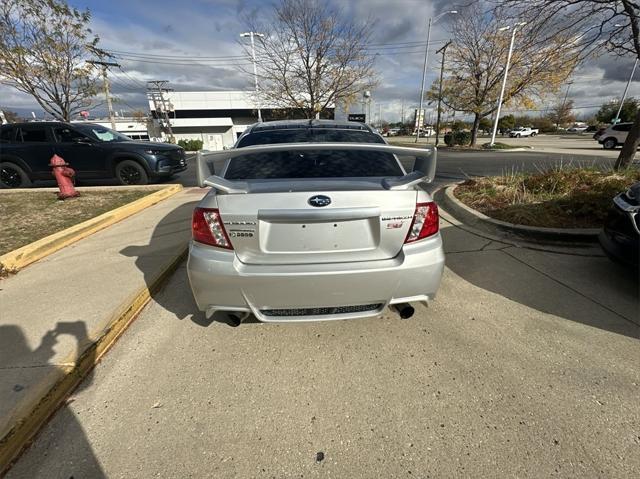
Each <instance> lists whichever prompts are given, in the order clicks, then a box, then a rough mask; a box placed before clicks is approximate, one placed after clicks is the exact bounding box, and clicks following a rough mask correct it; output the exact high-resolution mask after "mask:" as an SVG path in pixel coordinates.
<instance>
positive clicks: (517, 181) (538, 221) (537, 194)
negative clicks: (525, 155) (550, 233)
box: [455, 168, 640, 228]
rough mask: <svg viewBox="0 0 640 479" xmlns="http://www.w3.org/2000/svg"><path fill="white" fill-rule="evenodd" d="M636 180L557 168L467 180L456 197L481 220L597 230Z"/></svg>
mask: <svg viewBox="0 0 640 479" xmlns="http://www.w3.org/2000/svg"><path fill="white" fill-rule="evenodd" d="M637 181H640V171H639V170H637V169H635V168H634V169H628V170H625V171H620V172H614V171H601V170H597V169H579V168H559V169H552V170H547V171H542V172H540V173H535V174H527V173H513V174H507V175H502V176H495V177H489V178H475V179H472V180H467V181H465V182H464V183H462V184H461V185H460V186H458V187H457V188H456V190H455V195H456V197H457V198H458V199H459V200H460V201H462V202H463V203H465V204H466V205H467V206H470V207H471V208H474V209H476V210H478V211H480V212H482V213H484V214H485V215H487V216H489V217H491V218H495V219H498V220H502V221H507V222H509V223H515V224H521V225H528V226H542V227H547V228H600V227H601V226H602V224H603V223H604V220H605V218H606V215H607V211H608V210H609V208H610V207H611V205H612V201H613V198H614V196H616V195H617V194H618V193H620V192H622V191H624V190H626V189H627V188H628V187H629V186H631V185H632V184H633V183H635V182H637Z"/></svg>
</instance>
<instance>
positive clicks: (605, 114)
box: [596, 98, 640, 123]
mask: <svg viewBox="0 0 640 479" xmlns="http://www.w3.org/2000/svg"><path fill="white" fill-rule="evenodd" d="M639 104H640V102H639V101H638V100H636V99H635V98H627V99H626V100H625V102H624V104H623V105H622V110H620V121H633V120H634V119H635V118H636V116H637V115H638V106H639ZM618 108H620V103H618V102H616V103H610V102H607V103H603V104H602V106H601V107H600V109H599V110H598V113H596V119H597V120H598V121H599V122H601V123H612V122H613V119H614V118H615V117H616V113H617V112H618Z"/></svg>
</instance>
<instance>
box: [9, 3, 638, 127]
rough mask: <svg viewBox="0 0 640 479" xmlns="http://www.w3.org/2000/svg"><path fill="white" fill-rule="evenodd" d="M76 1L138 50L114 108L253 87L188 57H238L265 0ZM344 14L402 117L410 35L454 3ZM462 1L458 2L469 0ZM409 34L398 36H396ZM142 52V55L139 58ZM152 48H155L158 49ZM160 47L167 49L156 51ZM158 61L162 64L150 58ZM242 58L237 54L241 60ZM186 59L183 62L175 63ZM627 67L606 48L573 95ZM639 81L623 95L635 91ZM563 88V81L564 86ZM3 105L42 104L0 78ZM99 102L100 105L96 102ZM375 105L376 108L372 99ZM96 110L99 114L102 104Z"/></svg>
mask: <svg viewBox="0 0 640 479" xmlns="http://www.w3.org/2000/svg"><path fill="white" fill-rule="evenodd" d="M71 1H72V3H73V4H74V5H75V6H78V7H81V8H84V7H88V8H90V9H91V11H92V28H93V30H94V31H95V32H96V33H97V34H98V35H99V36H100V38H101V42H100V43H101V45H102V46H103V47H104V48H106V49H109V50H116V51H122V52H136V53H138V54H139V55H142V56H138V57H136V58H137V59H136V58H134V57H132V56H129V57H127V58H115V61H117V62H118V63H120V64H121V66H122V70H123V71H124V73H122V72H121V71H120V70H119V69H117V68H116V69H112V70H111V71H110V79H112V91H113V92H114V96H115V97H116V101H117V103H116V107H117V108H118V109H120V108H122V109H131V108H146V107H147V100H146V82H147V81H148V80H157V79H160V80H169V82H170V84H169V86H170V87H171V88H174V89H175V90H189V91H198V90H234V89H250V88H252V81H251V77H250V75H247V74H246V73H244V72H243V71H241V70H240V68H238V67H237V66H234V64H236V63H238V61H237V60H235V59H227V60H219V61H216V62H211V61H210V60H206V61H205V60H202V61H199V62H198V61H196V60H192V58H193V57H197V56H200V57H229V56H242V55H243V51H242V48H241V45H240V43H239V36H238V35H239V33H240V32H242V31H244V29H245V26H244V25H243V21H242V17H243V15H245V14H247V13H250V12H254V11H256V12H258V14H259V15H261V16H262V17H263V18H267V16H268V13H269V9H270V6H269V4H267V3H265V2H262V1H260V0H192V1H190V2H186V1H185V2H179V3H176V2H175V0H156V1H154V3H153V8H150V6H149V4H148V2H132V1H131V0H110V1H109V2H106V3H105V2H102V1H99V0H71ZM331 1H333V2H334V3H335V5H337V6H338V7H340V8H342V9H343V10H344V14H345V15H346V16H347V17H349V18H353V19H355V20H357V21H361V22H365V21H373V22H374V25H375V26H374V29H373V38H372V40H371V45H370V46H369V51H370V52H371V53H372V54H377V56H376V68H377V70H378V75H379V86H378V88H377V89H376V90H374V91H373V92H372V93H373V102H374V103H373V104H374V105H379V104H381V105H382V112H383V117H385V118H387V119H389V120H398V119H399V118H400V114H401V111H402V103H403V101H404V105H405V113H406V111H408V110H409V109H410V107H412V106H413V107H415V105H416V104H417V103H418V98H419V89H420V81H421V79H422V67H423V62H424V46H422V45H419V44H418V45H416V44H415V43H414V44H413V46H412V44H407V43H406V42H425V41H426V37H427V20H428V18H429V17H433V16H435V15H438V14H439V13H441V12H443V11H446V10H449V9H452V8H458V9H460V8H459V7H455V4H454V3H452V2H450V1H448V0H436V1H428V0H393V1H389V0H350V1H348V2H347V1H344V0H331ZM467 1H468V0H464V1H461V2H459V3H465V2H467ZM451 20H452V17H451V16H449V15H447V16H444V17H442V19H441V20H440V21H438V22H437V23H436V24H434V25H433V28H432V31H431V40H432V42H431V48H430V51H429V63H428V65H429V68H428V71H427V79H426V88H427V89H428V88H429V86H430V85H431V83H432V82H433V81H434V80H435V79H436V77H437V75H438V72H439V60H440V56H439V55H436V53H435V51H436V50H437V49H438V48H440V47H441V46H442V44H443V43H444V42H445V41H446V40H447V39H448V38H449V33H448V30H447V29H448V26H449V22H450V21H451ZM401 42H405V43H404V44H400V45H398V43H401ZM145 55H146V57H145ZM154 55H155V56H154ZM158 56H163V57H165V58H164V59H163V58H160V57H158ZM157 61H164V62H167V63H155V62H157ZM242 62H245V61H244V60H241V61H240V63H242ZM179 63H182V64H179ZM632 66H633V61H632V60H631V59H628V58H619V57H614V56H612V55H610V54H605V55H602V56H600V57H598V58H595V59H592V60H590V61H589V62H588V63H586V64H585V65H583V67H582V68H581V69H580V71H579V72H578V73H577V74H576V75H575V76H574V83H573V84H572V86H571V89H570V91H569V98H572V99H574V100H575V103H576V104H577V105H580V104H600V103H602V102H603V101H608V100H609V99H611V98H618V97H619V96H620V95H621V94H622V90H623V89H624V86H625V82H626V81H627V79H628V75H629V73H630V71H631V68H632ZM637 78H639V79H638V80H636V81H634V82H633V84H632V85H631V88H630V91H629V95H630V96H633V95H636V96H638V95H640V83H638V82H639V81H640V71H639V72H637ZM562 91H564V89H563V90H562ZM0 98H1V103H2V105H3V106H10V107H12V108H14V109H27V110H29V111H30V110H31V109H33V110H35V111H41V110H40V108H39V107H38V106H37V104H35V102H34V100H33V99H31V98H30V97H29V96H28V95H25V94H22V93H19V92H17V91H16V90H14V89H11V88H8V87H6V86H0ZM102 108H103V107H102ZM374 108H375V109H376V111H377V107H375V106H374ZM95 113H96V114H100V113H103V111H102V110H100V109H98V110H97V111H96V112H95Z"/></svg>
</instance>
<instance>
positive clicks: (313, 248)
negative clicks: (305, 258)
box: [259, 218, 380, 253]
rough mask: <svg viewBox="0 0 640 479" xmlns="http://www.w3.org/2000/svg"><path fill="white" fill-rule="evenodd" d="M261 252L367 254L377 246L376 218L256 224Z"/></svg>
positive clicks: (377, 230) (377, 226) (263, 222)
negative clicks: (353, 252)
mask: <svg viewBox="0 0 640 479" xmlns="http://www.w3.org/2000/svg"><path fill="white" fill-rule="evenodd" d="M259 231H260V240H261V243H262V244H261V249H262V250H263V251H264V252H266V253H309V252H318V253H326V252H349V251H368V250H373V249H375V248H377V247H378V245H379V242H380V235H379V222H378V220H377V218H365V219H354V220H334V221H301V222H295V223H291V222H273V221H260V224H259Z"/></svg>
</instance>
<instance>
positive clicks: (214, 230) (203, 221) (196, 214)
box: [191, 208, 233, 249]
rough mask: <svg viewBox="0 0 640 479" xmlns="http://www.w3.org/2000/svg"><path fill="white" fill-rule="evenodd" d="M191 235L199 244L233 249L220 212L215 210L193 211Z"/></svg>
mask: <svg viewBox="0 0 640 479" xmlns="http://www.w3.org/2000/svg"><path fill="white" fill-rule="evenodd" d="M191 235H192V237H193V239H194V241H197V242H198V243H204V244H208V245H211V246H217V247H218V248H226V249H233V246H232V245H231V241H229V237H228V236H227V232H226V231H225V230H224V225H223V224H222V218H221V217H220V212H219V211H218V210H217V209H215V208H196V209H195V210H193V218H192V221H191Z"/></svg>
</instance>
